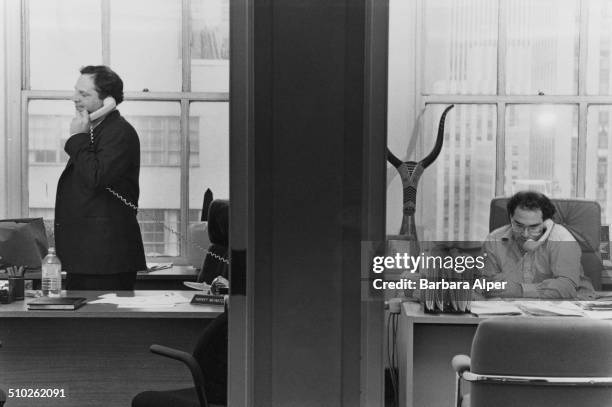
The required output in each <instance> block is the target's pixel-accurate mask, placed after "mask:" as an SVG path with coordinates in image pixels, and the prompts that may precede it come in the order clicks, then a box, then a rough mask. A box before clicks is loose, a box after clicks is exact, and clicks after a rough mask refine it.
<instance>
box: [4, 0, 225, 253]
mask: <svg viewBox="0 0 612 407" xmlns="http://www.w3.org/2000/svg"><path fill="white" fill-rule="evenodd" d="M9 1H12V2H13V7H7V20H8V21H11V17H13V18H15V17H17V14H18V13H19V18H17V20H16V21H17V22H20V23H21V24H14V25H11V26H8V27H7V34H8V35H11V34H12V35H14V36H16V35H20V41H19V47H17V48H16V49H15V52H14V54H13V55H17V54H20V56H21V58H20V59H18V62H14V63H10V64H7V78H8V79H10V78H11V77H17V75H19V76H20V78H21V80H20V81H17V83H18V84H19V86H7V88H8V89H7V100H8V101H9V102H8V103H7V119H8V118H9V117H19V120H7V129H8V130H9V131H10V132H11V134H19V135H20V137H12V138H11V137H9V138H8V140H7V154H8V159H7V175H8V180H9V181H8V185H7V192H8V197H7V209H8V211H7V212H8V215H9V216H10V217H25V216H28V212H29V196H28V195H29V191H28V190H29V184H28V179H29V164H28V162H29V161H28V155H29V133H28V114H29V112H28V104H29V102H30V101H33V100H70V99H71V97H72V91H57V90H36V89H34V90H33V89H31V86H30V53H29V44H30V42H29V41H30V38H29V32H30V26H29V15H28V14H29V3H30V2H29V0H9ZM99 1H100V7H101V10H102V14H101V21H100V30H101V36H102V64H104V65H110V64H111V53H110V34H111V33H110V27H111V24H110V0H99ZM177 1H180V7H181V22H180V24H181V41H182V42H181V43H182V44H190V36H191V18H190V14H191V0H177ZM12 21H15V20H12ZM8 35H7V36H8ZM181 48H182V49H181V52H182V53H181V56H180V61H179V63H180V64H181V80H182V85H181V90H180V91H174V92H166V91H164V92H136V91H131V92H125V93H124V100H126V101H140V102H143V101H156V102H178V103H179V104H180V118H179V132H180V164H179V167H180V208H179V213H180V230H181V231H182V233H181V235H182V239H180V240H179V256H176V257H174V256H163V257H154V259H155V261H172V262H175V263H176V264H186V263H187V247H186V243H187V239H188V236H187V231H188V227H189V172H190V163H189V160H190V137H189V136H190V128H189V120H190V116H189V115H190V104H191V103H192V102H222V103H229V91H228V92H200V91H198V92H192V91H191V67H192V61H191V47H190V46H182V47H181ZM8 57H10V56H8ZM227 63H228V67H229V60H227ZM9 83H10V82H9ZM11 101H13V102H11ZM15 101H19V103H15ZM17 105H18V106H17ZM228 125H229V123H228ZM228 145H229V140H228ZM228 173H229V168H228Z"/></svg>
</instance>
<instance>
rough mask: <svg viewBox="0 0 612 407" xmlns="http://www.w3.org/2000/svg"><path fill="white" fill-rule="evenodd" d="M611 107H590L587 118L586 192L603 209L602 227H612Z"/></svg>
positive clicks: (587, 196)
mask: <svg viewBox="0 0 612 407" xmlns="http://www.w3.org/2000/svg"><path fill="white" fill-rule="evenodd" d="M611 118H612V106H590V107H589V110H588V115H587V157H586V177H585V182H586V191H585V197H586V198H587V199H595V200H596V201H597V202H599V204H600V205H601V224H602V225H607V224H610V223H612V202H611V201H612V196H611V195H612V188H609V187H608V185H610V181H611V180H612V165H610V164H611V163H612V149H610V119H611Z"/></svg>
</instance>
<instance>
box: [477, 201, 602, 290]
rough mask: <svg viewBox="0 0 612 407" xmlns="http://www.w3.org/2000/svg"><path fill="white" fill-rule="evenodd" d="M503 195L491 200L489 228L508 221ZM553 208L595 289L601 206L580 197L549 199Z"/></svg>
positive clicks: (598, 285)
mask: <svg viewBox="0 0 612 407" xmlns="http://www.w3.org/2000/svg"><path fill="white" fill-rule="evenodd" d="M508 199H509V198H506V197H503V198H494V199H493V200H492V201H491V211H490V214H489V231H493V230H495V229H497V228H499V227H501V226H503V225H507V224H508V223H510V218H509V216H508V212H507V210H506V204H507V203H508ZM551 201H552V203H553V205H554V206H555V208H556V209H557V213H555V216H554V217H553V220H554V221H555V222H557V223H560V224H562V225H563V226H565V227H566V228H567V229H568V230H569V231H570V232H571V233H572V235H574V237H575V238H576V240H577V241H578V243H579V244H580V248H581V249H582V258H581V263H582V268H583V269H584V274H585V275H586V276H587V277H589V279H590V280H591V283H593V287H594V288H595V289H596V290H600V289H601V272H602V270H603V263H602V262H601V255H600V254H599V236H600V229H601V228H600V224H601V207H600V206H599V204H598V203H597V202H595V201H589V200H583V199H551Z"/></svg>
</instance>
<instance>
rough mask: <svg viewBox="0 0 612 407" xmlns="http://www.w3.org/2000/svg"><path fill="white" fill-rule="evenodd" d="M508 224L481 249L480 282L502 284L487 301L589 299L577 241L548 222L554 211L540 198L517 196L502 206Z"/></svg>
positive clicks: (528, 194)
mask: <svg viewBox="0 0 612 407" xmlns="http://www.w3.org/2000/svg"><path fill="white" fill-rule="evenodd" d="M507 209H508V215H509V216H510V224H509V225H506V226H502V227H500V228H498V229H496V230H494V231H493V232H491V233H490V234H489V235H488V236H487V239H486V241H485V242H484V245H483V250H484V253H483V254H484V256H485V257H486V259H485V262H484V263H485V265H484V268H483V269H482V273H483V277H484V278H485V279H488V280H491V281H501V282H506V284H505V288H503V289H500V290H489V291H484V292H483V294H484V295H485V296H487V297H514V298H517V297H528V298H550V299H555V298H557V299H558V298H579V299H590V298H593V294H594V290H593V286H592V285H591V282H590V280H589V279H588V278H587V277H585V275H584V271H583V270H582V265H581V263H580V257H581V255H582V251H581V249H580V246H579V244H578V242H577V241H576V239H574V237H573V236H572V234H571V233H570V232H569V231H568V230H567V229H566V228H565V227H563V226H562V225H559V224H556V223H554V222H553V220H552V217H553V215H554V214H555V211H556V210H555V207H554V205H553V204H552V202H551V201H550V200H549V199H548V198H547V197H546V196H545V195H543V194H541V193H539V192H534V191H522V192H518V193H516V194H515V195H514V196H513V197H512V198H510V200H509V201H508V204H507Z"/></svg>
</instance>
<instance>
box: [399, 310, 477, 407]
mask: <svg viewBox="0 0 612 407" xmlns="http://www.w3.org/2000/svg"><path fill="white" fill-rule="evenodd" d="M481 320H482V318H478V317H475V316H473V315H471V314H425V313H424V312H423V308H422V306H421V305H420V304H418V303H413V302H405V303H403V304H402V309H401V315H400V320H399V329H398V339H397V341H398V342H397V346H398V352H399V363H398V364H399V366H398V368H399V375H400V380H399V387H400V406H401V407H449V406H452V405H453V400H454V391H455V374H454V371H453V369H452V368H451V359H452V358H453V356H455V355H456V354H460V353H463V354H466V355H469V354H470V349H471V347H472V338H473V337H474V333H475V332H476V327H477V326H478V323H479V322H480V321H481ZM466 389H467V390H466V391H469V387H466Z"/></svg>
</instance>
